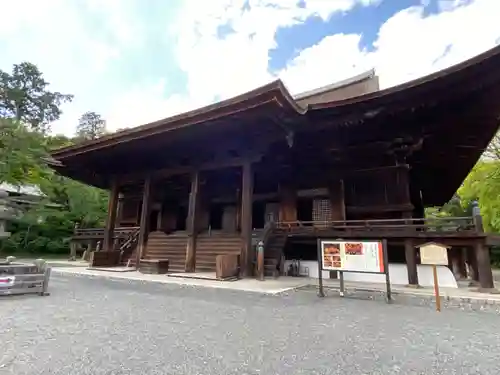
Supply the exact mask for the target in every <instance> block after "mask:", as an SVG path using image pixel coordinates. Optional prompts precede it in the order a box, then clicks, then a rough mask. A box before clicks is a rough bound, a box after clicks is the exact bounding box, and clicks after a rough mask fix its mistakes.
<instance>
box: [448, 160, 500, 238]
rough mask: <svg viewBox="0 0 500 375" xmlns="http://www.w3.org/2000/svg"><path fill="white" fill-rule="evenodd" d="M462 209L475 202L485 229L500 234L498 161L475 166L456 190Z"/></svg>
mask: <svg viewBox="0 0 500 375" xmlns="http://www.w3.org/2000/svg"><path fill="white" fill-rule="evenodd" d="M458 194H459V196H460V200H461V203H462V207H467V206H470V204H471V202H472V201H474V200H477V201H478V203H479V207H480V209H481V215H482V216H483V221H484V225H485V228H486V229H487V230H490V231H495V232H500V161H499V160H484V161H480V162H479V163H477V164H476V166H475V167H474V168H473V169H472V171H471V173H470V174H469V175H468V176H467V178H466V179H465V181H464V183H463V184H462V186H461V187H460V189H459V190H458Z"/></svg>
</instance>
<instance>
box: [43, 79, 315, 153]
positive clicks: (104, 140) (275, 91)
mask: <svg viewBox="0 0 500 375" xmlns="http://www.w3.org/2000/svg"><path fill="white" fill-rule="evenodd" d="M270 102H275V103H276V104H277V105H278V106H279V107H280V108H281V109H282V110H283V111H285V112H292V113H294V114H303V113H305V111H306V110H305V109H304V108H302V107H301V106H300V105H298V104H297V103H296V102H295V101H294V100H293V97H292V96H291V95H290V93H289V92H288V90H287V89H286V87H285V85H284V84H283V82H282V81H281V80H276V81H274V82H271V83H269V84H267V85H265V86H261V87H259V88H257V89H255V90H252V91H249V92H247V93H245V94H242V95H238V96H236V97H233V98H231V99H228V100H224V101H221V102H218V103H215V104H211V105H208V106H205V107H202V108H198V109H195V110H192V111H189V112H185V113H181V114H179V115H175V116H172V117H169V118H165V119H162V120H159V121H155V122H151V123H148V124H145V125H141V126H138V127H135V128H130V129H126V130H122V131H120V132H117V133H113V134H109V135H105V136H103V137H101V138H99V139H96V140H91V141H86V142H83V143H79V144H77V145H72V146H68V147H64V148H61V149H59V150H56V151H53V152H52V154H51V155H52V157H53V158H54V159H57V160H61V159H64V158H66V157H69V156H73V155H76V154H81V153H85V152H89V151H94V150H98V149H102V148H105V147H108V146H111V145H116V144H119V143H125V142H129V141H132V140H137V139H141V138H145V137H150V136H153V135H157V134H160V133H164V132H168V131H172V130H177V129H181V128H184V127H187V126H191V125H194V124H197V123H204V122H208V121H211V120H216V119H219V118H223V117H226V116H230V115H233V114H236V113H238V112H243V111H247V110H249V109H252V108H258V107H260V106H264V105H266V104H268V103H270Z"/></svg>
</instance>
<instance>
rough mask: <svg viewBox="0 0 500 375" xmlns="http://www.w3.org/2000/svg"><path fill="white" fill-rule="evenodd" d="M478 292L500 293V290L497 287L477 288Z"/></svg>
mask: <svg viewBox="0 0 500 375" xmlns="http://www.w3.org/2000/svg"><path fill="white" fill-rule="evenodd" d="M477 292H478V293H488V294H500V290H498V289H496V288H477Z"/></svg>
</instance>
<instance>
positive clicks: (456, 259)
mask: <svg viewBox="0 0 500 375" xmlns="http://www.w3.org/2000/svg"><path fill="white" fill-rule="evenodd" d="M461 253H462V249H461V248H457V247H452V248H451V249H449V250H448V259H449V262H448V263H449V265H448V266H449V268H450V269H451V272H452V273H453V276H455V279H456V280H459V279H460V259H461Z"/></svg>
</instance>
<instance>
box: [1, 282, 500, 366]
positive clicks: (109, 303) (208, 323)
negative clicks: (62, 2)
mask: <svg viewBox="0 0 500 375" xmlns="http://www.w3.org/2000/svg"><path fill="white" fill-rule="evenodd" d="M50 291H51V295H50V296H49V297H37V296H30V297H27V296H25V297H10V298H5V297H4V298H1V299H0V339H1V342H2V349H1V351H0V374H4V373H5V374H10V373H12V374H16V375H23V374H33V375H35V374H36V375H41V374H61V375H70V374H93V375H99V374H113V375H118V374H137V375H143V374H144V375H150V374H175V375H182V374H191V375H192V374H220V375H226V374H283V375H292V374H308V375H310V374H343V375H349V374H384V375H387V374H405V375H406V374H467V375H472V374H498V373H499V372H500V370H499V363H500V361H499V359H500V340H499V333H498V332H499V330H498V327H499V326H500V317H499V316H498V315H495V314H490V313H487V312H462V311H458V310H449V311H443V312H442V313H441V314H439V313H436V312H434V311H433V310H432V308H431V307H416V306H405V305H398V304H393V305H386V304H385V303H383V302H381V301H366V300H357V299H340V298H338V297H333V296H332V297H327V298H324V299H319V298H318V297H316V295H315V293H314V292H311V291H298V292H294V293H290V294H288V295H281V296H265V295H259V294H251V293H242V292H232V291H227V290H218V289H209V288H205V289H197V288H192V287H179V286H174V285H160V284H153V283H149V284H148V283H140V282H130V281H116V280H115V281H112V280H105V279H98V278H96V279H92V278H86V277H78V276H53V277H52V280H51V288H50Z"/></svg>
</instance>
